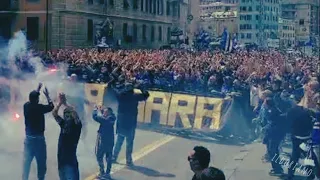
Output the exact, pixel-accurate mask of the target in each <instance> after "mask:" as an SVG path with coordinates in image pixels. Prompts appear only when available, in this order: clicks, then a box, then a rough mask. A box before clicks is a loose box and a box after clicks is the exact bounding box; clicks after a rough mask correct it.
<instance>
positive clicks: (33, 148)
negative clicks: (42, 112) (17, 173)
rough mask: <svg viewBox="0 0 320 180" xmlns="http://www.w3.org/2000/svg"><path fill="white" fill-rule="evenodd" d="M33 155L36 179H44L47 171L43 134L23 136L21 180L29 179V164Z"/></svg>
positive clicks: (45, 146)
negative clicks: (36, 171)
mask: <svg viewBox="0 0 320 180" xmlns="http://www.w3.org/2000/svg"><path fill="white" fill-rule="evenodd" d="M34 157H35V158H36V161H37V170H38V179H39V180H44V178H45V175H46V172H47V145H46V141H45V138H44V136H40V137H30V136H27V137H26V138H25V140H24V152H23V173H22V180H28V179H29V173H30V166H31V162H32V160H33V158H34Z"/></svg>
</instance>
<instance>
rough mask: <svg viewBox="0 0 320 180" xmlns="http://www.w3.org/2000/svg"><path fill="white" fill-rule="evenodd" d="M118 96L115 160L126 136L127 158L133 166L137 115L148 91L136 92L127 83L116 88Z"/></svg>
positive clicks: (128, 163) (147, 95)
mask: <svg viewBox="0 0 320 180" xmlns="http://www.w3.org/2000/svg"><path fill="white" fill-rule="evenodd" d="M115 91H116V94H117V97H118V103H119V105H118V117H117V119H118V121H117V134H118V136H117V142H116V145H115V148H114V153H113V154H114V156H113V161H114V162H116V160H117V158H118V155H119V153H120V150H121V146H122V144H123V141H124V139H125V138H126V146H127V147H126V160H127V165H128V166H133V162H132V151H133V142H134V137H135V133H136V127H137V115H138V104H139V101H145V100H147V99H148V97H149V93H148V91H144V90H142V89H141V92H142V94H135V93H134V87H133V85H132V84H130V83H126V85H125V87H123V88H121V89H115Z"/></svg>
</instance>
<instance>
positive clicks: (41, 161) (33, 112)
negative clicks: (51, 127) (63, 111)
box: [22, 83, 54, 180]
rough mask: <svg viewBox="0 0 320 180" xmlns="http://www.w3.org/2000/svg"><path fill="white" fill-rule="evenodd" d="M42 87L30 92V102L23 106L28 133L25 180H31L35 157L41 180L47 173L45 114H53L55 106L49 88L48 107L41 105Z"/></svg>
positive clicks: (24, 160)
mask: <svg viewBox="0 0 320 180" xmlns="http://www.w3.org/2000/svg"><path fill="white" fill-rule="evenodd" d="M41 87H42V84H41V83H40V84H39V86H38V89H37V90H36V91H32V92H30V94H29V102H27V103H25V104H24V106H23V111H24V118H25V132H26V138H25V140H24V159H23V174H22V179H23V180H28V179H29V173H30V165H31V162H32V160H33V158H34V157H35V158H36V161H37V167H38V179H39V180H44V178H45V175H46V171H47V147H46V141H45V137H44V130H45V119H44V114H46V113H48V112H51V111H52V110H53V108H54V105H53V103H52V101H51V99H50V97H49V92H48V90H47V88H45V90H44V91H43V93H44V95H45V96H46V98H47V100H48V105H43V104H39V96H40V90H41Z"/></svg>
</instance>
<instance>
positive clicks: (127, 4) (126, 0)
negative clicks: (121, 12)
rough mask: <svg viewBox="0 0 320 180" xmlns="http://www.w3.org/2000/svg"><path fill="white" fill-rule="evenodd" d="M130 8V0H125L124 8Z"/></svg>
mask: <svg viewBox="0 0 320 180" xmlns="http://www.w3.org/2000/svg"><path fill="white" fill-rule="evenodd" d="M128 8H129V2H128V0H123V9H128Z"/></svg>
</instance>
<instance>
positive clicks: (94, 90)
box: [84, 84, 107, 114]
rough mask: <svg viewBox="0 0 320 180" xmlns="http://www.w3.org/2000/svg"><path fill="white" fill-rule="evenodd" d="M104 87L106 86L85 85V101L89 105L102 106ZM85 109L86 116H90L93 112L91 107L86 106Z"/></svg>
mask: <svg viewBox="0 0 320 180" xmlns="http://www.w3.org/2000/svg"><path fill="white" fill-rule="evenodd" d="M106 87H107V86H106V85H102V84H85V85H84V91H85V97H86V99H87V100H88V101H89V102H90V103H91V104H97V105H103V97H104V93H105V89H106ZM85 109H86V112H87V114H90V113H91V112H92V110H93V106H92V105H86V106H85Z"/></svg>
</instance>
